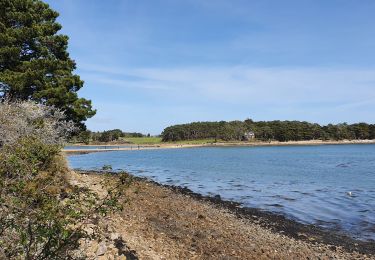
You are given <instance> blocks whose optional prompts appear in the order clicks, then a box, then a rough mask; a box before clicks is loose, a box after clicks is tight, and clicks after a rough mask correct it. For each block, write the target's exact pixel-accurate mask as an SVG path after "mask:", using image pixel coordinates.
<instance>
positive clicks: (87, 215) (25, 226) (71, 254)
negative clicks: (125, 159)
mask: <svg viewBox="0 0 375 260" xmlns="http://www.w3.org/2000/svg"><path fill="white" fill-rule="evenodd" d="M63 115H64V114H63V112H62V111H61V110H58V109H53V108H52V107H50V106H45V105H41V104H36V103H34V102H33V101H18V102H15V103H12V102H8V101H5V102H2V103H0V133H1V135H0V144H1V145H0V165H1V167H0V259H80V258H82V259H84V258H85V256H84V252H82V251H80V250H79V242H80V241H81V239H84V238H88V237H92V236H95V237H98V239H100V238H101V236H103V232H102V231H101V229H100V227H97V228H96V229H95V232H94V233H91V234H89V233H87V232H86V230H85V228H84V227H85V225H86V224H87V223H93V221H94V220H95V219H94V218H95V216H103V215H106V214H109V213H110V212H113V211H117V210H121V208H122V205H123V202H122V200H121V199H120V198H121V196H122V194H123V191H124V189H125V187H126V186H127V183H128V179H127V176H126V175H124V174H119V176H118V177H117V178H115V179H110V180H108V181H106V183H103V184H102V186H103V187H106V190H107V191H106V193H107V195H106V197H105V198H102V199H100V198H99V197H98V194H97V193H94V192H92V191H91V190H90V189H89V188H87V187H85V186H79V185H77V184H74V182H72V181H70V179H71V177H72V173H71V171H70V170H69V168H68V167H67V163H66V161H65V158H64V156H63V155H62V154H61V148H62V146H63V145H64V143H65V140H66V138H67V137H68V136H69V135H70V133H71V132H72V131H74V129H75V127H74V125H75V124H74V122H72V121H69V120H68V121H67V120H66V118H64V117H63Z"/></svg>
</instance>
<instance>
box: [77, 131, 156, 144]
mask: <svg viewBox="0 0 375 260" xmlns="http://www.w3.org/2000/svg"><path fill="white" fill-rule="evenodd" d="M144 136H145V135H144V134H141V133H136V132H133V133H128V132H123V131H122V130H120V129H113V130H108V131H103V132H91V131H89V130H87V131H82V132H80V133H79V135H77V136H75V137H74V140H71V141H73V142H82V143H87V144H88V143H90V142H112V141H117V140H119V139H120V138H126V137H144ZM148 136H149V134H148Z"/></svg>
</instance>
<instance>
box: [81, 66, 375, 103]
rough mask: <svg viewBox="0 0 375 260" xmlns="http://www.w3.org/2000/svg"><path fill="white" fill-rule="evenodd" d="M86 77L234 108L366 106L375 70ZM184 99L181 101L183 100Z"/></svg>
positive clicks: (98, 70)
mask: <svg viewBox="0 0 375 260" xmlns="http://www.w3.org/2000/svg"><path fill="white" fill-rule="evenodd" d="M81 68H82V69H83V70H84V71H86V72H85V74H84V78H85V77H86V78H87V77H88V78H89V80H91V81H96V82H99V83H102V84H106V85H108V87H111V86H113V87H123V88H135V89H139V90H142V89H147V90H151V91H152V90H155V91H160V90H162V91H165V93H164V94H168V95H173V96H174V97H175V98H194V97H197V98H202V99H205V100H207V101H220V102H224V103H236V104H246V103H252V104H270V103H277V104H283V103H284V104H287V105H289V104H294V103H298V104H300V103H321V102H324V103H331V104H333V105H334V104H338V103H339V104H340V105H342V104H345V103H355V104H362V103H363V102H365V103H368V102H367V100H372V99H374V98H375V91H374V89H375V70H372V69H337V68H336V69H332V68H278V67H275V68H253V67H245V66H237V67H236V66H233V67H216V68H211V67H186V68H173V69H170V68H139V69H126V68H124V69H120V68H110V67H94V66H83V67H81ZM179 95H180V97H179Z"/></svg>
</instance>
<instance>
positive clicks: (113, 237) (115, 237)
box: [110, 233, 120, 240]
mask: <svg viewBox="0 0 375 260" xmlns="http://www.w3.org/2000/svg"><path fill="white" fill-rule="evenodd" d="M119 237H120V235H119V234H118V233H111V236H110V238H111V240H116V239H118V238H119Z"/></svg>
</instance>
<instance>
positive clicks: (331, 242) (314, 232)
mask: <svg viewBox="0 0 375 260" xmlns="http://www.w3.org/2000/svg"><path fill="white" fill-rule="evenodd" d="M76 172H77V173H80V174H85V175H89V176H90V175H96V176H100V175H101V174H103V173H109V174H115V173H114V172H105V171H82V170H77V171H76ZM129 175H130V176H132V178H133V179H134V180H135V181H136V182H139V183H141V184H142V185H147V186H151V188H152V189H156V190H158V189H167V190H169V191H170V192H171V195H172V197H175V198H176V200H177V201H178V199H177V198H178V197H179V196H184V197H188V198H190V199H192V200H193V201H195V202H196V203H198V204H208V205H209V206H212V207H214V208H217V209H219V210H224V211H227V212H229V214H231V215H233V216H234V217H235V219H239V220H246V221H248V222H249V223H251V224H254V223H255V224H256V225H257V226H259V227H261V228H264V229H266V230H269V231H271V232H272V233H273V234H275V235H276V236H279V235H282V236H286V237H288V238H290V239H293V240H296V241H301V242H303V243H307V244H311V245H316V244H319V245H325V246H326V247H327V248H328V249H329V250H332V251H334V252H335V251H336V250H339V249H340V250H341V249H342V250H343V251H344V252H348V253H355V254H356V253H359V254H362V255H370V256H371V257H375V241H362V240H357V239H354V238H351V237H350V236H349V235H346V234H343V233H340V231H337V230H330V229H323V228H321V227H318V226H315V225H313V224H303V223H300V222H298V221H296V220H293V219H289V218H287V217H286V216H284V215H280V214H277V213H273V212H270V211H264V210H261V209H258V208H250V207H242V206H241V204H240V203H238V202H234V201H228V200H222V199H221V197H220V196H214V197H211V196H205V195H201V194H199V193H195V192H193V191H191V190H190V189H188V188H186V187H181V186H174V185H166V184H160V183H158V182H155V181H153V180H151V179H148V178H145V177H137V176H134V175H131V174H129Z"/></svg>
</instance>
